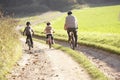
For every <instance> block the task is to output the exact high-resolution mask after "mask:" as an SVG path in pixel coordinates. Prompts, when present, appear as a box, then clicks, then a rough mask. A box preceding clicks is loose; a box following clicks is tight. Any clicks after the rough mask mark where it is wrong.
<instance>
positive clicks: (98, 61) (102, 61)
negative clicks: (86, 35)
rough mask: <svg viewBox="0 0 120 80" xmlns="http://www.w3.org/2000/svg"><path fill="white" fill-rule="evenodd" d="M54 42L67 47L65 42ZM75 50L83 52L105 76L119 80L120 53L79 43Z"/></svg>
mask: <svg viewBox="0 0 120 80" xmlns="http://www.w3.org/2000/svg"><path fill="white" fill-rule="evenodd" d="M56 43H58V44H60V45H62V46H66V47H69V44H68V43H67V42H63V41H56ZM76 50H77V51H79V52H83V53H84V54H85V55H86V56H87V57H88V59H89V60H90V61H91V62H92V63H93V64H94V65H95V66H97V67H98V68H99V69H100V70H101V71H102V72H103V73H105V75H106V76H108V77H110V78H111V79H112V80H120V55H116V54H113V53H109V52H106V51H103V50H100V49H95V48H92V47H87V46H81V45H79V46H78V48H77V49H76Z"/></svg>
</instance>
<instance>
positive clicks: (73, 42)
mask: <svg viewBox="0 0 120 80" xmlns="http://www.w3.org/2000/svg"><path fill="white" fill-rule="evenodd" d="M71 47H72V49H73V50H74V49H75V38H74V37H72V41H71Z"/></svg>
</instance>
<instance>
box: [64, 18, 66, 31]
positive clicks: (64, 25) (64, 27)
mask: <svg viewBox="0 0 120 80" xmlns="http://www.w3.org/2000/svg"><path fill="white" fill-rule="evenodd" d="M66 23H67V19H65V24H64V30H67V24H66Z"/></svg>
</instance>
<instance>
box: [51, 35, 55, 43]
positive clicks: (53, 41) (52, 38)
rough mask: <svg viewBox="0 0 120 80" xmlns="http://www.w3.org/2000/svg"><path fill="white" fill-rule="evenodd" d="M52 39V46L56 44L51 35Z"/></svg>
mask: <svg viewBox="0 0 120 80" xmlns="http://www.w3.org/2000/svg"><path fill="white" fill-rule="evenodd" d="M51 39H52V44H55V41H54V37H53V35H51Z"/></svg>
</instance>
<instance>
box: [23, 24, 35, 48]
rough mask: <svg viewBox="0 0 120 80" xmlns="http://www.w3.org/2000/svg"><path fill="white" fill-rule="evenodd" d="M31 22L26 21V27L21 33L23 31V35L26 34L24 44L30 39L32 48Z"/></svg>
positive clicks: (32, 32)
mask: <svg viewBox="0 0 120 80" xmlns="http://www.w3.org/2000/svg"><path fill="white" fill-rule="evenodd" d="M30 25H31V23H30V22H26V27H25V29H24V31H23V35H24V33H25V35H26V36H27V38H26V44H27V39H30V42H31V46H32V48H33V40H32V34H34V31H33V29H32V28H31V26H30Z"/></svg>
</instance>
